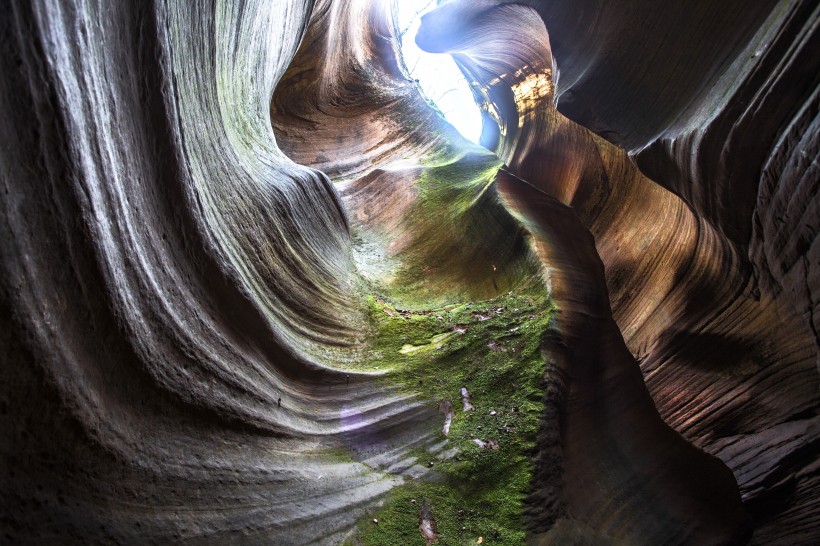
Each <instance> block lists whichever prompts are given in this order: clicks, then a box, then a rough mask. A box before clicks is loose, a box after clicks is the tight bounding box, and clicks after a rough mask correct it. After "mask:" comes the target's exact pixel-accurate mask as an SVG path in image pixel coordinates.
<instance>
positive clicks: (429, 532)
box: [419, 499, 438, 546]
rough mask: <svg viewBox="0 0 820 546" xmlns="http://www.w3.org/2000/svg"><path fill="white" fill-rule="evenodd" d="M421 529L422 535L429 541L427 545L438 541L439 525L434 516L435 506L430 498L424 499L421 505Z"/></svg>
mask: <svg viewBox="0 0 820 546" xmlns="http://www.w3.org/2000/svg"><path fill="white" fill-rule="evenodd" d="M419 531H420V532H421V536H423V537H424V540H426V541H427V546H430V545H431V544H436V543H437V542H438V527H437V526H436V520H435V518H433V508H432V507H431V506H430V499H424V502H423V503H422V505H421V512H420V513H419Z"/></svg>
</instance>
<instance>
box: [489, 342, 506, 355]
mask: <svg viewBox="0 0 820 546" xmlns="http://www.w3.org/2000/svg"><path fill="white" fill-rule="evenodd" d="M487 347H489V348H490V349H492V350H493V351H501V352H502V353H506V352H507V348H506V347H504V346H503V345H501V344H500V343H496V342H495V341H491V342H489V343H488V344H487Z"/></svg>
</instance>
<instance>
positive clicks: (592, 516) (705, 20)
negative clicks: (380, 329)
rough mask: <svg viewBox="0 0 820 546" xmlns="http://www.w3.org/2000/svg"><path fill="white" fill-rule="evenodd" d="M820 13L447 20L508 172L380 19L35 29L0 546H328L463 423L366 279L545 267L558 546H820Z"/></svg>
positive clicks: (364, 0) (10, 226)
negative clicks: (406, 349)
mask: <svg viewBox="0 0 820 546" xmlns="http://www.w3.org/2000/svg"><path fill="white" fill-rule="evenodd" d="M818 9H820V8H818V7H817V6H816V3H813V2H809V1H799V0H787V1H783V2H753V3H748V2H739V1H734V0H730V1H727V2H706V1H704V2H672V3H662V2H656V1H653V0H630V1H629V2H623V3H613V2H606V1H604V0H581V1H579V0H550V1H549V2H548V1H546V0H544V1H537V0H530V1H527V2H517V3H515V5H512V4H509V5H508V3H506V2H502V1H496V0H481V1H467V0H463V1H461V0H457V1H454V2H449V3H446V4H444V5H442V6H441V7H440V8H439V9H438V10H437V11H436V12H434V13H432V14H430V15H429V16H427V17H426V18H425V21H424V23H423V24H422V29H421V31H420V35H419V38H418V41H419V43H420V44H421V45H422V46H424V47H426V48H427V49H429V50H432V51H442V52H450V53H452V54H453V55H454V58H456V60H457V62H458V63H459V64H460V66H461V67H462V68H463V70H464V71H465V72H466V73H467V74H468V75H470V77H471V78H472V79H473V81H474V83H475V84H476V87H475V92H476V96H477V99H478V100H479V101H480V102H482V103H483V104H484V106H485V108H486V114H485V122H486V123H485V130H484V135H483V142H484V143H485V144H486V145H487V146H489V147H490V148H492V149H493V150H494V151H496V152H497V156H498V158H500V161H499V159H497V158H496V157H495V156H494V155H493V154H491V153H488V152H487V151H485V150H482V149H480V148H478V147H475V146H472V145H470V144H469V143H466V142H465V141H463V139H461V138H460V137H459V136H458V135H457V133H455V131H454V130H453V129H452V128H449V127H447V126H446V125H444V124H443V122H442V121H441V120H440V119H439V118H438V117H437V116H436V114H435V113H434V112H433V111H432V110H431V109H430V108H429V107H428V106H427V104H426V103H425V102H424V100H423V99H422V98H421V97H420V96H419V95H418V92H417V91H416V88H415V87H414V85H413V84H412V82H410V81H409V80H407V79H406V78H405V77H404V76H403V73H402V71H401V67H400V61H399V60H398V59H397V57H396V53H395V51H396V42H395V39H394V37H393V36H394V33H395V31H394V29H393V27H392V23H391V20H390V15H389V10H388V5H387V4H386V3H383V2H378V1H372V2H371V1H369V0H317V1H316V2H296V1H292V0H276V1H275V2H273V3H271V2H262V1H259V0H245V1H238V2H224V1H213V2H201V3H196V6H194V4H193V3H191V4H188V3H184V2H128V1H123V2H102V1H90V2H79V1H76V2H75V1H72V0H65V1H62V2H54V1H49V0H35V1H23V0H21V1H14V2H11V3H10V6H9V7H7V8H6V9H5V10H4V13H3V15H2V16H0V29H2V30H0V67H1V68H2V74H3V78H2V79H0V111H1V112H2V116H3V123H0V144H1V147H0V149H2V152H0V154H2V155H0V161H1V163H0V173H2V185H3V194H2V195H3V198H2V222H3V236H2V239H1V240H0V264H1V265H0V268H2V291H0V301H2V312H3V328H2V332H1V333H0V335H2V350H3V354H4V361H3V366H2V372H0V374H2V375H1V376H0V385H1V386H0V392H1V393H2V398H1V399H0V423H1V424H0V427H2V428H0V430H1V431H2V438H3V439H4V441H3V442H0V455H2V462H3V463H2V464H3V466H2V468H3V473H2V478H0V484H2V486H0V487H2V490H1V491H0V492H2V498H3V501H2V515H1V516H0V517H1V518H2V519H0V521H2V533H3V540H4V541H9V542H11V543H17V542H32V543H42V542H63V543H65V542H68V543H72V542H73V543H89V542H91V543H94V542H105V543H110V542H113V541H121V542H158V543H168V542H169V541H175V540H191V541H195V542H212V543H225V542H226V541H227V542H230V541H235V542H243V543H271V542H276V543H281V544H298V543H329V544H333V543H339V542H341V541H342V540H343V539H344V537H345V536H347V534H348V533H349V531H350V530H351V528H352V527H353V525H354V524H355V521H356V518H357V517H358V516H360V515H361V514H363V513H364V511H365V510H366V509H367V508H368V507H370V506H372V504H373V503H374V502H375V501H376V500H378V499H379V498H380V497H381V496H382V495H383V494H384V493H385V492H386V491H388V490H390V489H391V488H392V487H394V486H396V485H398V484H399V483H400V482H401V479H402V476H401V473H397V474H391V473H389V472H385V471H384V469H385V468H387V467H389V466H390V464H391V462H395V461H398V460H401V459H402V458H404V457H405V456H406V454H407V452H408V451H409V450H411V449H414V448H417V447H418V446H420V445H424V444H425V442H431V441H432V438H431V436H430V435H431V432H430V427H429V426H428V422H429V421H430V420H433V419H439V417H437V412H436V405H435V404H428V403H424V402H423V401H418V400H416V399H415V398H414V397H412V396H410V395H407V394H402V393H400V392H399V391H394V390H392V389H389V388H385V386H384V383H383V382H377V381H374V378H372V377H370V376H368V375H366V374H357V373H350V372H344V371H339V368H343V367H344V364H345V363H346V362H351V361H353V360H355V359H357V358H358V347H360V346H361V344H362V343H363V342H364V341H365V340H364V339H363V338H364V337H365V335H366V332H367V330H366V328H365V327H364V324H365V321H364V317H363V314H362V309H361V306H360V302H359V300H360V294H359V291H358V290H359V289H358V287H357V286H358V283H359V282H361V281H362V279H364V280H365V281H368V280H370V281H374V280H378V281H380V282H386V283H388V284H390V285H391V286H392V287H393V288H394V289H395V290H397V291H400V290H402V289H404V290H405V292H404V294H403V297H405V298H407V299H411V298H413V297H417V294H418V293H420V292H423V293H424V294H425V297H429V298H434V299H435V298H438V299H445V300H446V299H447V298H450V297H453V295H454V294H459V295H468V296H470V297H475V298H478V297H490V296H492V295H494V294H498V293H502V292H504V291H505V290H507V289H508V288H509V287H510V286H511V285H513V284H514V283H515V282H516V281H517V280H519V279H521V278H524V277H531V276H533V275H537V274H539V273H542V274H544V275H545V276H546V277H547V279H548V282H549V283H551V287H552V290H553V297H554V298H555V300H556V302H557V303H558V305H559V306H560V308H561V314H560V315H559V319H558V320H557V322H556V324H554V325H553V328H551V329H550V331H549V332H547V333H546V336H545V340H544V350H545V358H546V359H547V361H548V362H550V363H551V366H550V368H549V371H548V374H547V375H548V377H547V382H548V389H547V392H548V398H547V410H546V413H545V418H544V425H543V431H542V432H543V434H542V439H541V450H540V452H539V454H537V456H536V475H535V482H534V493H533V495H532V498H531V500H530V504H529V507H528V509H527V513H528V518H529V526H530V529H531V531H532V536H533V539H534V540H540V541H546V542H548V541H550V540H570V541H572V540H574V541H575V542H577V543H593V542H594V541H597V540H600V541H606V540H609V539H615V540H621V541H625V542H627V543H646V544H657V543H672V542H677V543H684V542H689V543H697V544H708V543H719V542H726V541H731V540H735V541H740V540H743V539H744V537H745V536H746V534H745V533H747V531H748V530H749V527H747V526H746V523H745V522H746V516H747V515H748V517H749V518H750V519H749V521H750V523H751V528H752V529H753V530H754V536H753V538H752V541H753V542H755V543H761V544H776V543H781V544H795V543H814V542H817V541H818V540H820V522H818V518H820V514H818V512H817V502H816V499H817V495H818V488H820V478H818V472H817V468H816V459H817V453H818V443H820V440H818V435H820V432H819V431H818V419H817V416H816V415H817V403H818V377H817V366H818V357H817V354H818V335H817V332H818V328H820V323H818V320H820V319H818V316H820V315H818V313H817V310H818V309H817V305H818V291H820V279H818V271H820V259H818V256H819V255H820V254H819V253H818V244H817V240H818V238H817V232H818V229H817V228H818V225H817V224H818V209H817V207H818V206H820V205H818V203H820V200H819V199H817V186H818V179H819V178H820V177H819V176H818V172H817V159H816V158H817V148H818V144H817V143H818V137H817V135H818V131H817V129H818V127H817V112H818V108H817V101H818V91H817V90H818V85H817V84H818V81H817V78H818V74H820V70H818V66H820V61H819V60H818V55H820V53H818V52H819V51H820V47H818V38H817V22H818V20H819V19H820V16H818ZM547 30H549V34H548V33H547ZM300 44H301V45H300ZM297 50H298V53H297ZM556 74H557V75H558V76H557V77H556ZM553 86H554V88H553ZM271 97H273V98H271ZM553 98H555V99H556V100H557V106H558V110H557V111H556V110H555V108H553V107H552V102H553ZM559 111H560V112H561V113H559ZM562 114H563V115H566V116H567V118H569V119H571V120H572V121H570V120H569V119H567V118H565V117H563V115H562ZM575 123H579V124H580V126H579V125H576V124H575ZM582 126H583V127H586V129H585V128H583V127H582ZM590 131H591V132H590ZM502 162H503V163H504V165H505V166H504V167H503V170H502V172H501V174H500V175H499V176H498V179H497V180H496V181H495V183H494V182H493V181H494V177H495V173H496V171H497V170H498V169H499V168H500V167H501V163H502ZM331 179H333V180H334V181H336V182H338V183H340V185H339V186H338V189H337V187H335V186H334V185H333V184H332V183H331V181H330V180H331ZM501 200H503V201H505V202H506V204H507V206H508V207H509V209H507V208H505V207H504V206H503V205H502V202H501ZM425 207H426V208H425ZM419 211H421V213H419ZM351 232H352V233H353V234H354V237H356V238H359V239H360V240H355V241H354V240H352V239H351V235H350V234H351ZM590 234H591V236H590ZM362 238H364V239H363V240H362ZM362 243H363V244H362ZM363 249H365V250H367V249H370V250H367V251H363ZM533 253H534V254H535V255H537V257H538V258H540V264H539V263H537V262H538V260H535V259H534V258H533V255H534V254H533ZM642 380H643V381H642ZM647 393H648V395H647ZM650 396H651V398H650ZM656 408H657V409H656ZM661 418H662V419H663V421H665V422H666V424H664V422H663V421H662V420H661ZM667 424H668V426H667ZM670 427H671V428H670ZM674 431H677V433H679V435H678V434H676V433H675V432H674ZM687 442H690V443H691V444H694V446H693V445H690V444H689V443H687ZM698 448H700V449H703V450H705V451H706V452H707V453H708V454H711V455H713V456H715V457H717V458H719V459H720V460H721V461H722V462H723V463H724V464H725V466H724V465H723V464H721V463H720V462H719V461H717V460H716V459H714V458H713V457H711V456H710V455H707V454H705V453H703V452H702V451H700V450H699V449H698ZM340 453H342V454H344V455H343V456H342V455H340ZM726 467H728V469H729V470H731V472H732V473H733V475H734V481H736V482H737V485H736V484H735V483H734V481H733V479H732V475H731V474H730V473H729V472H728V471H727V469H726ZM738 486H739V493H740V495H738V490H737V487H738ZM741 500H742V508H743V510H745V514H744V513H743V511H741V504H740V502H741Z"/></svg>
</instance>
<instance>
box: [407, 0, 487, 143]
mask: <svg viewBox="0 0 820 546" xmlns="http://www.w3.org/2000/svg"><path fill="white" fill-rule="evenodd" d="M394 5H396V6H397V8H398V19H399V31H402V30H404V29H408V30H407V32H405V33H404V36H402V41H401V49H402V54H403V55H404V62H405V64H406V65H407V69H408V70H409V71H410V76H411V77H412V78H415V79H417V80H419V84H420V85H421V89H422V91H423V92H424V94H425V95H426V96H427V97H428V98H429V99H432V101H433V102H435V103H436V105H437V106H438V109H439V110H441V112H442V113H443V114H444V117H445V118H446V119H447V121H448V122H450V124H451V125H452V126H454V127H455V128H456V129H458V131H459V132H460V133H461V134H462V135H464V137H465V138H466V139H468V140H471V141H473V142H476V143H478V139H479V137H480V136H481V111H480V110H479V109H478V106H477V105H476V103H475V100H474V99H473V94H472V92H471V91H470V86H469V84H468V83H467V80H465V79H464V75H463V74H462V73H461V70H459V69H458V66H456V63H455V61H454V60H453V58H452V57H450V55H446V54H441V53H427V52H426V51H422V50H421V49H419V47H418V46H417V45H416V32H417V31H418V29H419V20H420V19H421V16H422V15H424V14H425V13H427V12H428V11H430V10H433V9H435V8H436V1H435V0H398V1H397V2H395V4H394Z"/></svg>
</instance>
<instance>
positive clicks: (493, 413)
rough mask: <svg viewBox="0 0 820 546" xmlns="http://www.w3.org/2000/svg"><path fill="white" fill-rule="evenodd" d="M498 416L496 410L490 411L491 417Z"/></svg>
mask: <svg viewBox="0 0 820 546" xmlns="http://www.w3.org/2000/svg"><path fill="white" fill-rule="evenodd" d="M497 414H498V412H497V411H495V410H490V415H497Z"/></svg>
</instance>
